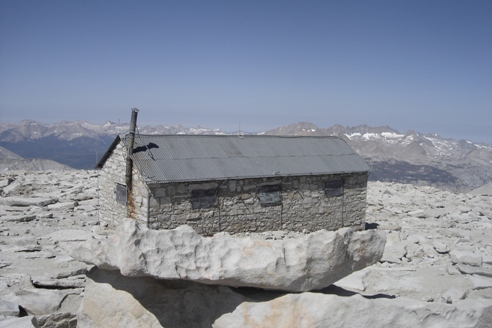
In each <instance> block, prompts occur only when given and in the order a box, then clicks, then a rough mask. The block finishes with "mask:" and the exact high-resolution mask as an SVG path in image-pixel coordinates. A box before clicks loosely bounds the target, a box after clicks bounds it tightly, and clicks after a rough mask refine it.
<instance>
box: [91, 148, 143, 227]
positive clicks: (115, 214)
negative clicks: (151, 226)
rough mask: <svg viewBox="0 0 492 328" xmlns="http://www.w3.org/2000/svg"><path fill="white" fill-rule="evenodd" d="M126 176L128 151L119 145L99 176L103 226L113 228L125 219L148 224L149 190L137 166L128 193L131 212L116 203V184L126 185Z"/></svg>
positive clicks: (133, 171) (100, 209)
mask: <svg viewBox="0 0 492 328" xmlns="http://www.w3.org/2000/svg"><path fill="white" fill-rule="evenodd" d="M125 175H126V149H125V147H124V146H123V145H122V144H121V143H119V144H118V145H117V146H116V147H115V149H114V151H113V153H112V154H111V156H110V157H109V158H108V159H107V161H106V163H105V164H104V167H103V168H102V169H101V171H100V174H99V190H100V191H99V220H100V222H101V223H103V224H107V225H109V226H112V227H113V226H114V225H115V224H116V223H117V222H118V221H119V220H121V219H122V218H125V217H132V218H136V219H139V220H142V221H145V222H147V217H148V200H149V190H148V188H147V187H146V184H144V183H143V181H142V178H141V176H140V173H139V172H138V170H137V169H136V168H135V165H133V169H132V181H133V186H132V190H131V191H128V192H129V197H128V203H129V204H130V210H128V209H127V206H126V205H124V204H121V203H118V202H117V201H116V184H121V185H125Z"/></svg>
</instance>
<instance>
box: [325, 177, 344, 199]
mask: <svg viewBox="0 0 492 328" xmlns="http://www.w3.org/2000/svg"><path fill="white" fill-rule="evenodd" d="M341 195H343V179H338V180H330V181H326V182H325V196H327V197H336V196H341Z"/></svg>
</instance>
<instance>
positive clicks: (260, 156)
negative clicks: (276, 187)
mask: <svg viewBox="0 0 492 328" xmlns="http://www.w3.org/2000/svg"><path fill="white" fill-rule="evenodd" d="M120 140H122V141H123V143H124V145H125V147H128V141H127V138H126V137H124V138H122V139H120V137H117V138H116V139H115V141H114V142H113V144H112V145H111V147H110V149H109V150H108V151H107V152H106V154H105V155H104V156H103V158H102V159H101V161H100V162H99V163H98V164H97V166H96V167H97V168H102V166H103V165H104V162H105V161H106V160H107V159H108V157H109V155H110V154H111V152H112V150H113V149H114V148H115V147H116V145H117V144H118V143H119V142H120ZM135 150H137V151H135ZM132 160H133V162H134V164H135V165H136V167H137V168H138V170H139V171H140V172H141V174H142V176H143V177H144V179H145V180H146V182H147V183H166V182H178V181H207V180H227V179H243V178H261V177H272V176H278V177H284V176H304V175H321V174H340V173H352V172H368V171H369V166H368V165H367V163H366V162H365V161H364V159H363V158H362V157H360V156H359V155H358V154H357V153H356V152H355V151H354V150H353V149H352V148H351V147H350V146H349V145H348V144H347V143H346V142H345V141H343V140H342V139H340V138H338V137H290V136H270V135H248V136H238V135H136V136H135V145H134V153H133V155H132Z"/></svg>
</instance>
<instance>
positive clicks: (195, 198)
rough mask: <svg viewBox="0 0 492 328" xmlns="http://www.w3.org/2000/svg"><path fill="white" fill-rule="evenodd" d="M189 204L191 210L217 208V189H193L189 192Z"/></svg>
mask: <svg viewBox="0 0 492 328" xmlns="http://www.w3.org/2000/svg"><path fill="white" fill-rule="evenodd" d="M190 203H191V208H192V209H193V210H199V209H202V208H213V207H216V206H217V187H214V188H199V189H193V190H191V192H190Z"/></svg>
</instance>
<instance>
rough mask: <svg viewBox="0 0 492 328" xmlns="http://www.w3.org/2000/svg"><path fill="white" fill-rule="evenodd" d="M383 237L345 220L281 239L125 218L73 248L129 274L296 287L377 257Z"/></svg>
mask: <svg viewBox="0 0 492 328" xmlns="http://www.w3.org/2000/svg"><path fill="white" fill-rule="evenodd" d="M385 241H386V238H385V233H384V232H381V231H376V230H367V231H353V230H352V229H349V228H343V229H340V230H338V231H325V230H321V231H317V232H314V233H311V234H307V235H301V236H299V237H296V238H290V239H283V240H257V239H253V238H251V237H235V236H231V235H229V234H226V233H220V234H216V235H215V236H213V237H203V236H200V235H198V234H197V233H195V231H194V230H193V229H192V228H191V227H189V226H181V227H178V228H176V229H173V230H151V229H147V228H146V227H144V226H143V225H139V224H138V223H137V222H136V221H135V220H131V219H126V220H123V222H122V224H121V225H120V226H119V227H118V229H117V231H116V233H115V234H114V235H113V236H112V237H108V238H93V239H91V240H89V241H88V242H86V243H84V244H82V245H81V246H79V247H77V248H75V249H73V250H72V251H71V255H72V256H73V257H75V258H76V259H78V260H81V261H84V262H86V263H91V264H94V265H96V266H98V267H99V268H102V269H109V270H120V271H121V273H122V274H123V275H125V276H128V277H139V276H151V277H155V278H159V279H182V280H190V281H195V282H200V283H205V284H214V285H227V286H233V287H258V288H264V289H276V290H285V291H294V292H299V291H309V290H315V289H321V288H324V287H326V286H329V285H331V284H333V283H334V282H336V281H337V280H340V279H341V278H343V277H345V276H347V275H349V274H351V273H352V272H354V271H357V270H360V269H363V268H365V267H366V266H369V265H372V264H374V263H376V262H377V261H379V260H380V259H381V257H382V255H383V250H384V245H385Z"/></svg>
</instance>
